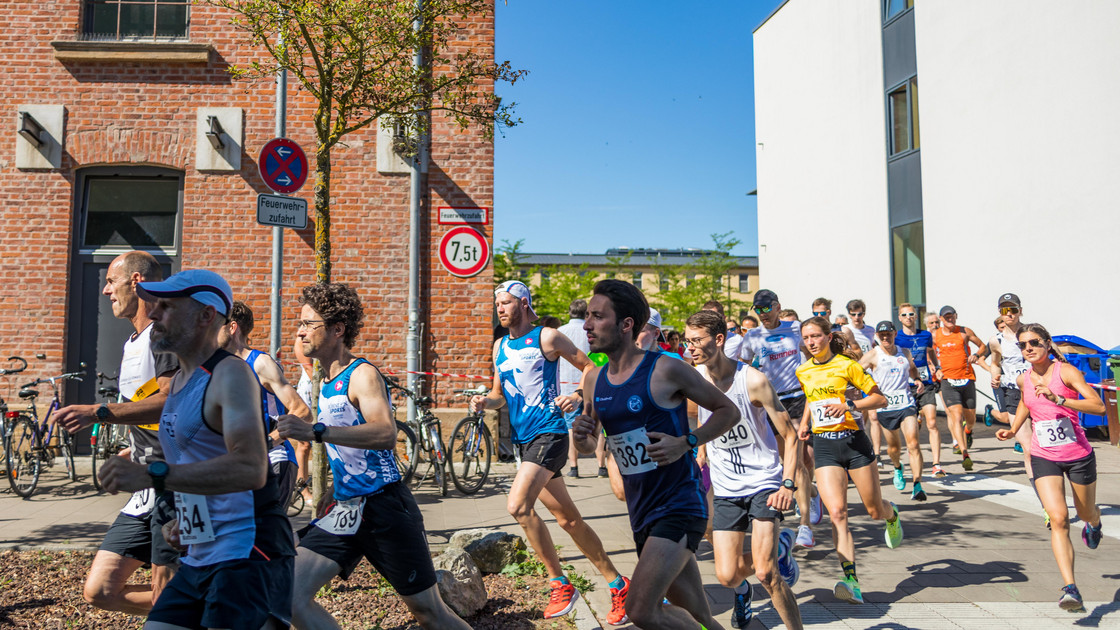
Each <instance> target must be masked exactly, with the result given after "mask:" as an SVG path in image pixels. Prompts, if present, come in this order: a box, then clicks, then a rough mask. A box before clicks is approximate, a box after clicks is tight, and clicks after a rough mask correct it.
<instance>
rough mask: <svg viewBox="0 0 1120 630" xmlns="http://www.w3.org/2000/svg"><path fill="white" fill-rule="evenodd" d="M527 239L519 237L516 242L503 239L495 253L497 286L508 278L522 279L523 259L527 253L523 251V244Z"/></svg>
mask: <svg viewBox="0 0 1120 630" xmlns="http://www.w3.org/2000/svg"><path fill="white" fill-rule="evenodd" d="M524 242H525V239H523V238H519V239H517V241H516V242H514V243H510V242H509V241H508V240H506V239H502V244H501V245H500V246H498V247H497V248H496V249H497V251H496V252H495V253H494V286H497V285H499V284H501V283H503V282H505V281H506V280H519V279H521V269H519V267H520V265H521V261H522V260H524V259H525V254H523V253H522V252H521V245H522V244H523V243H524Z"/></svg>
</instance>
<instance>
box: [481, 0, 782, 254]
mask: <svg viewBox="0 0 1120 630" xmlns="http://www.w3.org/2000/svg"><path fill="white" fill-rule="evenodd" d="M780 3H781V0H722V1H717V2H715V3H708V4H694V3H685V2H668V1H665V0H645V1H644V2H637V1H634V0H618V1H610V2H603V1H602V0H599V1H597V2H590V1H588V0H565V1H564V2H555V1H549V0H508V4H507V3H506V2H505V0H498V1H497V33H496V37H497V59H498V60H499V61H504V60H507V59H508V60H509V61H511V62H512V64H513V66H514V67H515V68H522V69H526V70H528V71H529V75H528V76H527V77H526V78H525V79H524V80H522V81H520V82H518V83H517V85H515V86H512V87H511V86H509V85H501V86H499V93H500V94H501V95H502V97H503V98H504V99H506V100H507V101H509V100H512V101H516V102H517V103H518V105H517V112H518V115H519V116H520V117H521V119H522V120H523V121H524V122H523V124H521V125H518V126H517V127H514V128H512V129H508V130H506V131H505V136H504V137H503V136H502V135H500V134H499V135H498V137H497V139H496V140H495V142H496V157H495V173H494V183H495V194H494V205H495V213H496V215H497V221H496V222H495V226H494V234H495V244H496V245H499V244H500V243H501V241H502V240H503V239H506V240H509V241H510V242H514V241H517V240H518V239H524V244H523V246H522V251H526V252H574V253H602V252H603V251H605V250H606V249H607V248H610V247H618V246H625V247H664V248H677V247H699V248H704V247H709V246H711V244H712V240H711V237H710V235H711V234H712V233H713V232H726V231H730V230H734V232H735V236H736V237H737V238H738V239H739V240H741V241H742V243H741V244H740V245H739V246H738V247H737V248H736V249H735V250H734V253H736V254H739V255H743V256H750V255H756V254H757V253H758V227H757V220H756V205H755V198H754V197H753V196H750V197H749V196H747V193H748V192H750V191H752V190H754V189H755V139H754V138H755V135H754V60H753V50H752V44H751V31H752V30H753V29H754V28H755V27H756V26H758V24H760V23H761V22H762V20H763V19H765V17H766V16H767V15H769V14H770V12H771V11H773V9H774V8H775V7H776V6H778V5H779V4H780Z"/></svg>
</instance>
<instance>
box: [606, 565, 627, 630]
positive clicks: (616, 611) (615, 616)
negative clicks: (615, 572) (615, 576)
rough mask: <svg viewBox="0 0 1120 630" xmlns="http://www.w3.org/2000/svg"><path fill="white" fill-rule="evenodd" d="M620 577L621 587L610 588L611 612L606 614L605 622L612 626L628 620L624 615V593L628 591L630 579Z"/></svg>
mask: <svg viewBox="0 0 1120 630" xmlns="http://www.w3.org/2000/svg"><path fill="white" fill-rule="evenodd" d="M619 577H622V582H623V584H622V588H613V587H612V588H611V612H610V613H609V614H608V615H607V623H609V624H610V625H612V626H621V625H622V624H624V623H626V622H628V621H630V618H629V617H627V616H626V595H627V594H629V593H630V580H628V579H626V578H625V577H623V576H619Z"/></svg>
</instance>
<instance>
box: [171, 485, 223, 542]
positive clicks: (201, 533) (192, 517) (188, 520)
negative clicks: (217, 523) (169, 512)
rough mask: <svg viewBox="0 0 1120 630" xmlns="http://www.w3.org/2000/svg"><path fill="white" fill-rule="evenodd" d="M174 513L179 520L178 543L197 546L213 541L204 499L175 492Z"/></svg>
mask: <svg viewBox="0 0 1120 630" xmlns="http://www.w3.org/2000/svg"><path fill="white" fill-rule="evenodd" d="M175 513H176V516H177V517H178V520H179V542H181V543H182V544H184V545H197V544H200V543H207V542H210V541H212V540H214V524H213V523H212V522H211V521H210V508H209V507H208V506H207V505H206V497H204V496H202V495H199V494H187V493H185V492H176V493H175Z"/></svg>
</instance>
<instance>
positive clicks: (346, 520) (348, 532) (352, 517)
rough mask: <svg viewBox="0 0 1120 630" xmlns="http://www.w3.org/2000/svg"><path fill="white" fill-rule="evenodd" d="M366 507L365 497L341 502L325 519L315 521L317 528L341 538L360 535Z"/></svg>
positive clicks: (335, 505) (336, 504)
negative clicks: (363, 510) (360, 526)
mask: <svg viewBox="0 0 1120 630" xmlns="http://www.w3.org/2000/svg"><path fill="white" fill-rule="evenodd" d="M365 505H366V499H365V497H357V498H355V499H347V500H345V501H339V502H337V503H335V504H334V507H332V508H331V511H330V512H327V514H326V515H325V516H323V518H321V519H319V520H317V521H315V527H318V528H319V529H321V530H323V531H326V532H330V533H332V534H337V535H339V536H353V535H354V534H356V533H358V526H359V525H361V524H362V509H363V508H364V507H365Z"/></svg>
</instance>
